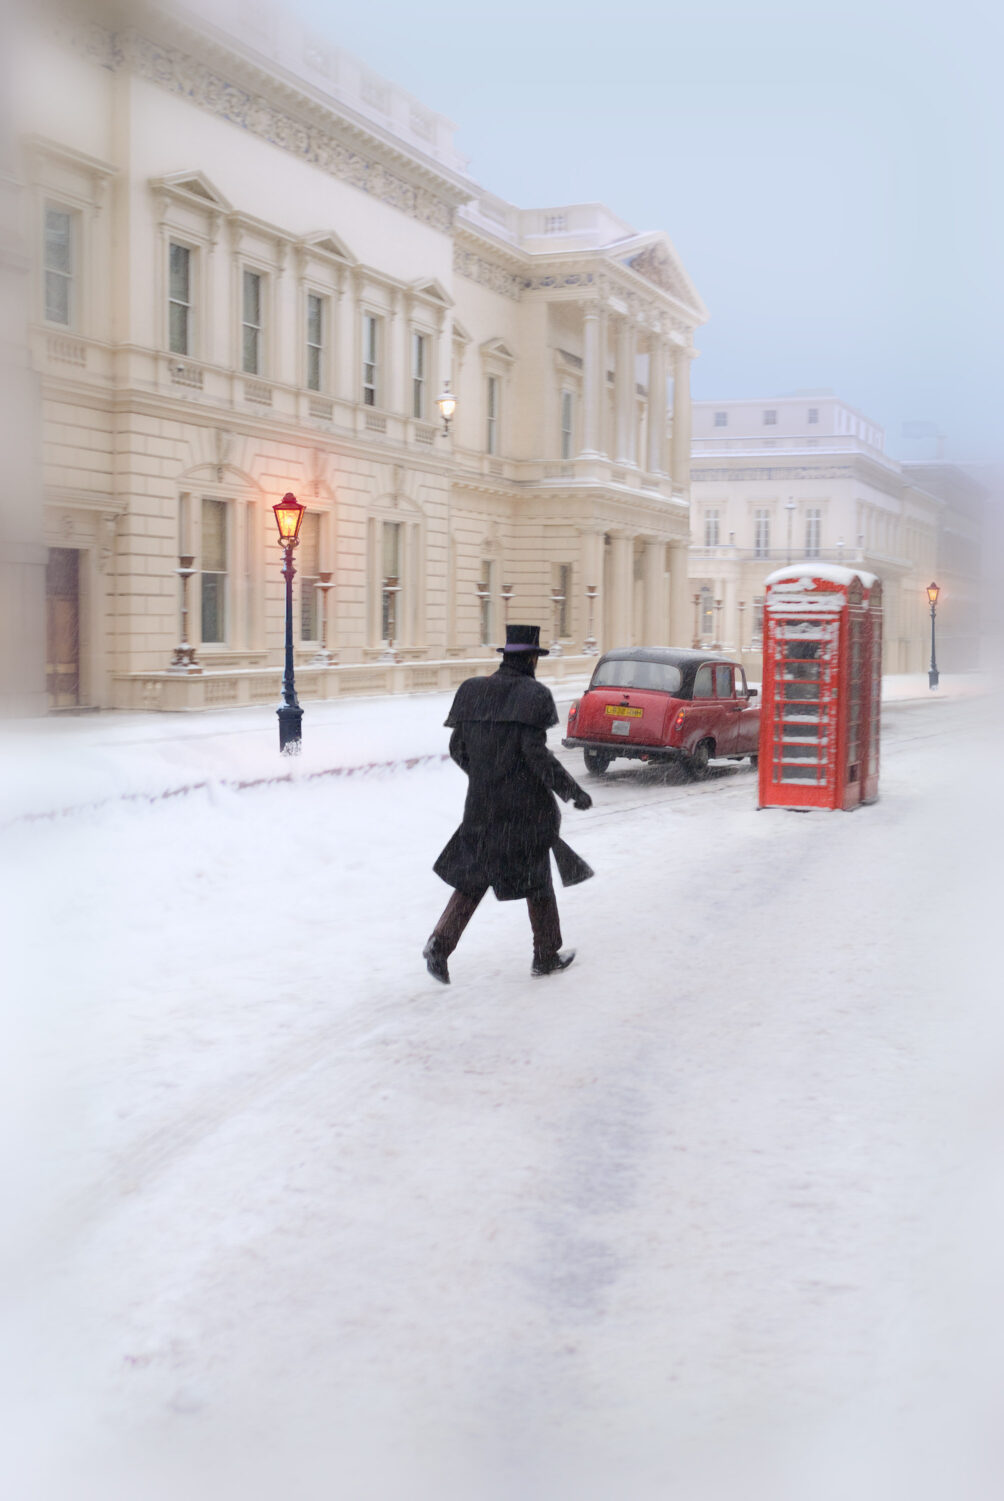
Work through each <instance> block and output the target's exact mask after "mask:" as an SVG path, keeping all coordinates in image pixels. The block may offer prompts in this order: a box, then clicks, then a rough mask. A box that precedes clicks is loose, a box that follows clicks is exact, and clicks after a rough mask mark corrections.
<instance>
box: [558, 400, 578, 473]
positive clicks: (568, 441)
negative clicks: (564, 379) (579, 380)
mask: <svg viewBox="0 0 1004 1501" xmlns="http://www.w3.org/2000/svg"><path fill="white" fill-rule="evenodd" d="M566 417H567V421H566ZM558 433H559V445H558V451H559V453H560V455H561V459H562V462H567V460H569V459H571V458H572V457H574V454H575V392H574V391H573V390H572V388H571V387H570V386H562V387H561V394H560V397H559V401H558Z"/></svg>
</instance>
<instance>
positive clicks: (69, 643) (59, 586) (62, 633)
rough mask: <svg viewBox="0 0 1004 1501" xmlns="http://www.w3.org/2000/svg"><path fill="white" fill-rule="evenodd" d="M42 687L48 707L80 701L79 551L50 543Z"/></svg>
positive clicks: (46, 584)
mask: <svg viewBox="0 0 1004 1501" xmlns="http://www.w3.org/2000/svg"><path fill="white" fill-rule="evenodd" d="M45 617H46V652H45V687H46V693H47V695H48V700H49V707H50V709H71V708H77V707H78V706H79V704H80V553H79V551H78V550H77V549H76V548H75V547H50V548H49V561H48V563H47V564H46V568H45Z"/></svg>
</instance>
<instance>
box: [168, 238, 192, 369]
mask: <svg viewBox="0 0 1004 1501" xmlns="http://www.w3.org/2000/svg"><path fill="white" fill-rule="evenodd" d="M168 256H169V263H170V264H169V286H168V309H167V317H168V342H169V346H170V350H171V353H172V354H191V352H192V347H191V346H192V252H191V251H190V250H189V249H188V247H187V245H175V244H174V242H173V240H172V242H171V246H170V249H169V252H168Z"/></svg>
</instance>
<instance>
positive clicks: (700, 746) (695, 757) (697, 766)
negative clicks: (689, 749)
mask: <svg viewBox="0 0 1004 1501" xmlns="http://www.w3.org/2000/svg"><path fill="white" fill-rule="evenodd" d="M710 760H711V741H710V740H699V741H698V742H697V744H696V745H695V746H694V749H693V753H692V754H691V755H689V756H688V757H687V770H688V771H689V772H690V775H691V776H692V777H693V779H694V781H695V782H696V781H700V779H701V778H702V777H706V776H707V774H708V762H709V761H710Z"/></svg>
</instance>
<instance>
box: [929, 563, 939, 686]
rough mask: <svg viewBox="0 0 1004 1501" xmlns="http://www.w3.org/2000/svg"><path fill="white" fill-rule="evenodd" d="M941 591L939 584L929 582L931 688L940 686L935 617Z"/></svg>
mask: <svg viewBox="0 0 1004 1501" xmlns="http://www.w3.org/2000/svg"><path fill="white" fill-rule="evenodd" d="M940 593H941V590H940V589H939V588H938V586H937V584H934V583H932V584H928V586H927V599H928V603H929V604H930V606H931V665H930V667H929V668H928V672H927V686H928V687H929V688H937V686H938V663H937V659H936V658H935V655H934V617H935V615H936V614H937V610H938V595H939V594H940Z"/></svg>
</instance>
